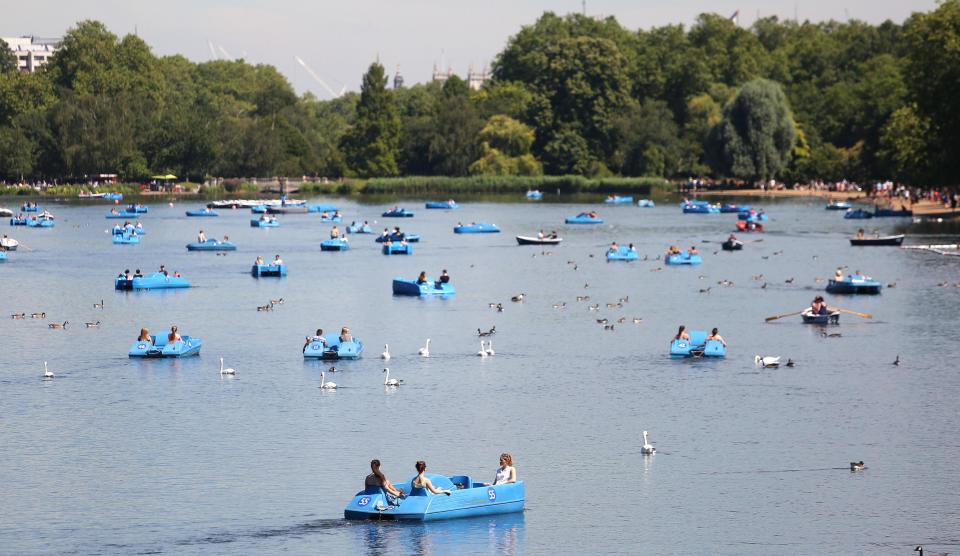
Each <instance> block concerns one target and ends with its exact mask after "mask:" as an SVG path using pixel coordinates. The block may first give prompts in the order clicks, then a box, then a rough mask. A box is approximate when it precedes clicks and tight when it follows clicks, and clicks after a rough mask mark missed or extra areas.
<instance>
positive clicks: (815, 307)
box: [810, 295, 830, 315]
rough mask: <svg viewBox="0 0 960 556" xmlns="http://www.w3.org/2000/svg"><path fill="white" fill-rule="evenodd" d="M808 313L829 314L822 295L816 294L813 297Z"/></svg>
mask: <svg viewBox="0 0 960 556" xmlns="http://www.w3.org/2000/svg"><path fill="white" fill-rule="evenodd" d="M810 314H811V315H828V314H830V310H829V309H828V308H827V302H826V301H824V300H823V296H822V295H818V296H816V297H814V298H813V302H812V303H810Z"/></svg>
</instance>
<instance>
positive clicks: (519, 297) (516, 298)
mask: <svg viewBox="0 0 960 556" xmlns="http://www.w3.org/2000/svg"><path fill="white" fill-rule="evenodd" d="M524 295H525V294H522V293H518V294H517V295H515V296H513V297H511V298H510V301H513V302H514V303H523V297H524Z"/></svg>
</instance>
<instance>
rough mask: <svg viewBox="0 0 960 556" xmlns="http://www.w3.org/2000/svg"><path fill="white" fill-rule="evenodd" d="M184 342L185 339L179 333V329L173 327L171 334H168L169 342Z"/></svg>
mask: <svg viewBox="0 0 960 556" xmlns="http://www.w3.org/2000/svg"><path fill="white" fill-rule="evenodd" d="M182 341H183V337H182V336H180V333H179V332H177V327H176V326H171V327H170V333H169V334H167V342H169V343H171V344H172V343H174V342H182Z"/></svg>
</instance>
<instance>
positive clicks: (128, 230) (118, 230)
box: [111, 224, 147, 236]
mask: <svg viewBox="0 0 960 556" xmlns="http://www.w3.org/2000/svg"><path fill="white" fill-rule="evenodd" d="M111 231H112V232H113V235H115V236H118V235H123V234H132V233H134V232H136V234H137V235H138V236H145V235H147V232H146V230H144V229H143V226H140V227H139V228H138V227H137V226H134V225H133V224H130V225H127V226H121V225H120V224H117V225H116V226H114V227H113V229H112V230H111Z"/></svg>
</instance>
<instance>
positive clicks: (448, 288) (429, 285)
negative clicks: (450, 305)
mask: <svg viewBox="0 0 960 556" xmlns="http://www.w3.org/2000/svg"><path fill="white" fill-rule="evenodd" d="M456 293H457V290H456V288H454V287H453V284H451V283H450V282H447V283H440V282H437V281H436V280H434V279H433V278H427V280H426V281H425V282H423V283H422V284H418V283H417V281H416V280H407V279H405V278H394V279H393V295H410V296H414V297H417V296H419V297H429V296H432V295H439V296H445V295H454V294H456Z"/></svg>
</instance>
